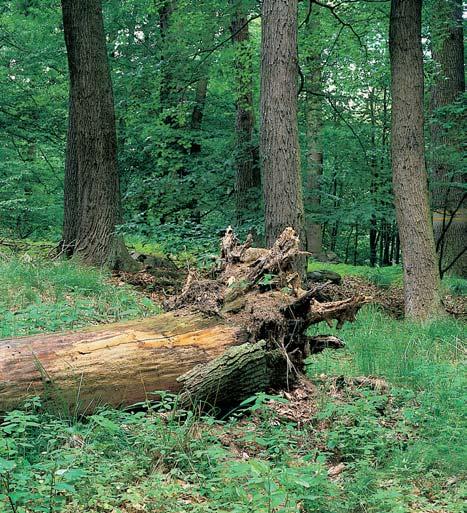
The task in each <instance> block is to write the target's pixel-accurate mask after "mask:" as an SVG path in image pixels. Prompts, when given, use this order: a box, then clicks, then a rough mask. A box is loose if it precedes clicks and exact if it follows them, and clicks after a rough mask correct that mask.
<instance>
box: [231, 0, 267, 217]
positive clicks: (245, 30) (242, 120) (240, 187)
mask: <svg viewBox="0 0 467 513" xmlns="http://www.w3.org/2000/svg"><path fill="white" fill-rule="evenodd" d="M230 1H231V4H232V8H233V13H232V23H231V32H232V40H233V42H234V48H235V80H236V105H237V119H236V124H235V131H236V138H237V152H236V162H235V164H236V172H235V206H236V215H237V220H238V221H239V222H241V220H242V218H243V217H244V215H245V213H246V212H247V211H250V212H251V211H252V210H254V204H253V203H254V201H253V200H254V197H253V195H252V192H253V191H254V190H255V189H256V188H258V187H259V186H260V185H261V176H260V171H259V168H258V166H257V165H255V164H256V163H255V152H254V148H253V142H252V137H253V129H254V126H255V115H254V108H253V70H252V58H253V48H252V46H251V42H250V29H249V26H248V14H247V10H246V9H245V2H244V1H243V0H230Z"/></svg>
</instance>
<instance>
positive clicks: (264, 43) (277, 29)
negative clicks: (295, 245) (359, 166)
mask: <svg viewBox="0 0 467 513" xmlns="http://www.w3.org/2000/svg"><path fill="white" fill-rule="evenodd" d="M297 69H298V65H297V0H264V1H263V5H262V34H261V141H260V146H261V160H262V167H263V189H264V203H265V235H266V243H267V244H268V246H270V245H271V244H272V243H273V242H274V240H275V239H276V238H277V236H278V235H279V234H280V233H281V232H282V230H283V229H284V228H286V227H287V226H291V227H293V228H294V229H295V231H296V232H297V233H298V234H299V237H300V239H301V240H304V239H305V238H304V212H303V198H302V184H301V174H300V152H299V145H298V123H297ZM303 270H304V266H303V269H301V271H303Z"/></svg>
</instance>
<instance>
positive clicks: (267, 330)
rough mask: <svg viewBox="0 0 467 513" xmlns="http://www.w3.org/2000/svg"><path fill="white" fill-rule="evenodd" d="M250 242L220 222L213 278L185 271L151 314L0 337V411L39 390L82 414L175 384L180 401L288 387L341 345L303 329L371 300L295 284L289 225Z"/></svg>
mask: <svg viewBox="0 0 467 513" xmlns="http://www.w3.org/2000/svg"><path fill="white" fill-rule="evenodd" d="M250 244H251V241H250V240H249V239H247V241H246V242H245V243H244V244H242V245H240V244H239V242H238V241H237V239H236V237H235V235H234V234H233V232H232V231H231V230H230V229H229V230H228V231H227V232H226V236H225V237H224V239H223V240H222V245H221V248H222V265H221V267H220V268H219V269H218V270H217V273H216V275H215V276H214V278H206V277H200V276H196V275H195V274H193V273H192V274H190V275H189V276H188V279H187V281H186V284H185V287H184V288H183V290H182V293H181V294H180V295H179V296H178V297H176V298H174V299H173V300H172V301H171V302H170V304H168V305H167V307H168V309H170V310H172V311H169V312H167V313H164V314H161V315H159V316H158V317H155V318H150V319H142V320H137V321H131V322H126V323H118V324H110V325H105V326H101V327H97V328H96V327H94V328H89V329H87V330H82V331H79V332H69V333H65V334H50V335H38V336H32V337H25V338H19V339H11V340H3V341H0V411H5V410H7V409H11V408H13V407H16V406H18V405H19V404H20V403H21V402H22V401H23V400H24V399H25V398H27V397H29V396H31V395H41V396H42V397H43V398H44V400H45V401H47V402H49V403H51V404H53V405H55V406H57V407H62V408H63V407H66V408H68V409H70V408H72V409H73V411H75V412H90V411H92V410H94V409H95V408H96V407H97V406H98V405H101V404H110V405H115V406H118V405H131V404H135V403H140V402H143V401H146V400H153V399H154V398H155V396H154V395H153V393H154V392H155V391H162V390H165V391H171V392H180V398H181V401H182V403H183V404H192V403H197V404H199V403H200V402H201V403H203V404H205V403H208V404H210V405H216V406H218V407H221V408H228V407H231V406H235V405H236V404H238V403H239V402H240V401H242V400H244V399H245V398H246V397H248V396H250V395H252V394H254V393H255V392H257V391H261V390H267V389H271V388H273V389H278V388H284V387H287V388H288V387H291V386H293V384H294V383H295V381H296V380H297V379H298V377H299V376H300V373H301V372H302V370H303V368H304V359H305V358H306V357H307V356H308V355H309V354H310V353H313V352H318V351H322V350H323V349H325V348H326V347H333V348H338V347H342V345H343V343H342V341H341V340H340V339H338V338H336V337H331V336H324V335H318V336H316V337H308V336H307V334H306V332H307V329H308V327H309V326H310V325H311V324H317V323H319V322H321V321H326V322H327V323H328V324H330V323H331V322H332V320H334V319H335V320H337V323H338V326H339V327H340V326H341V325H342V323H343V322H344V321H350V322H352V321H353V320H354V319H355V314H356V312H357V311H358V309H359V308H360V307H361V306H362V305H363V304H365V303H367V302H368V301H369V300H370V298H367V297H363V296H362V297H355V298H350V299H349V300H346V301H339V302H329V301H327V297H326V294H325V288H326V286H327V284H320V285H316V286H315V287H313V288H312V289H310V290H308V291H303V290H302V289H301V283H300V281H299V277H298V276H297V275H296V273H295V272H294V269H293V259H294V258H295V257H297V256H300V255H301V254H302V252H301V251H300V248H299V241H298V238H297V237H296V235H295V233H294V232H293V230H291V229H290V228H288V229H286V230H285V231H284V232H283V234H282V235H281V236H280V237H279V238H278V241H277V242H276V244H275V245H274V246H273V248H271V249H270V250H264V249H258V248H251V247H250ZM271 274H274V280H271V279H269V278H270V276H271ZM266 277H268V280H265V278H266Z"/></svg>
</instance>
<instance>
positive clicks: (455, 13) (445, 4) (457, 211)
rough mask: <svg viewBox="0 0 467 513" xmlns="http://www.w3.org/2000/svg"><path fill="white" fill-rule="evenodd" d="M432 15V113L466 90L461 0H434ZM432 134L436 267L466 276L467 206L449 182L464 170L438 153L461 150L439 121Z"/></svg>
mask: <svg viewBox="0 0 467 513" xmlns="http://www.w3.org/2000/svg"><path fill="white" fill-rule="evenodd" d="M433 17H434V20H433V30H432V33H433V34H432V37H433V44H432V49H433V59H434V60H435V61H436V63H437V64H438V66H439V70H438V74H437V76H436V79H435V83H434V86H433V91H432V109H433V111H434V114H436V110H437V109H440V108H442V107H446V106H447V105H450V104H452V103H453V102H454V101H455V100H456V98H457V97H458V96H459V95H460V94H461V93H463V92H464V91H465V73H464V32H463V20H462V0H436V1H435V3H434V11H433ZM431 137H432V143H433V147H434V148H435V152H436V153H435V156H434V159H433V160H434V161H433V180H434V187H433V209H434V215H433V228H434V232H435V240H436V242H437V247H438V253H439V258H440V270H441V272H443V270H444V269H446V268H447V267H449V266H451V267H450V269H449V270H448V273H449V274H457V275H459V276H466V275H467V252H466V247H467V210H466V204H465V198H464V199H463V195H464V190H463V189H462V188H461V187H459V186H456V185H453V182H457V183H459V182H460V183H463V184H464V185H465V182H466V180H465V173H464V174H462V171H463V170H462V169H460V170H458V171H457V173H456V169H455V168H453V166H452V165H450V163H449V162H446V161H448V160H449V155H446V157H447V158H446V157H445V158H443V155H441V156H440V155H439V153H440V152H441V153H443V152H444V153H446V151H447V152H452V153H454V152H458V153H459V154H461V152H462V149H461V148H459V147H458V144H456V141H453V140H452V138H451V137H450V136H449V135H448V134H445V133H443V129H442V128H441V126H440V125H439V124H436V123H435V124H433V125H432V130H431ZM462 252H464V253H463V254H462ZM461 254H462V255H461ZM459 255H461V256H460V257H459V258H458V259H457V260H456V261H455V263H454V264H453V262H454V260H455V259H456V257H458V256H459ZM452 264H453V265H452Z"/></svg>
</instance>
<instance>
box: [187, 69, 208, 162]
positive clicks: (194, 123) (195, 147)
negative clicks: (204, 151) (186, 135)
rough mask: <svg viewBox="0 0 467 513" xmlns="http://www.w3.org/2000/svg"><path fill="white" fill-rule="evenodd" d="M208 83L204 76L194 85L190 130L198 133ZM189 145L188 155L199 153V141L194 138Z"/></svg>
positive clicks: (206, 77) (201, 121)
mask: <svg viewBox="0 0 467 513" xmlns="http://www.w3.org/2000/svg"><path fill="white" fill-rule="evenodd" d="M208 83H209V77H208V76H204V77H201V78H200V79H199V80H198V83H197V84H196V96H195V104H194V106H193V111H192V113H191V123H190V129H191V130H194V131H195V132H198V131H200V130H201V125H202V123H203V116H204V106H205V105H206V96H207V93H208ZM194 139H195V140H193V142H192V143H191V147H190V153H191V154H197V153H199V152H200V151H201V143H200V142H199V140H196V138H194Z"/></svg>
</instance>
